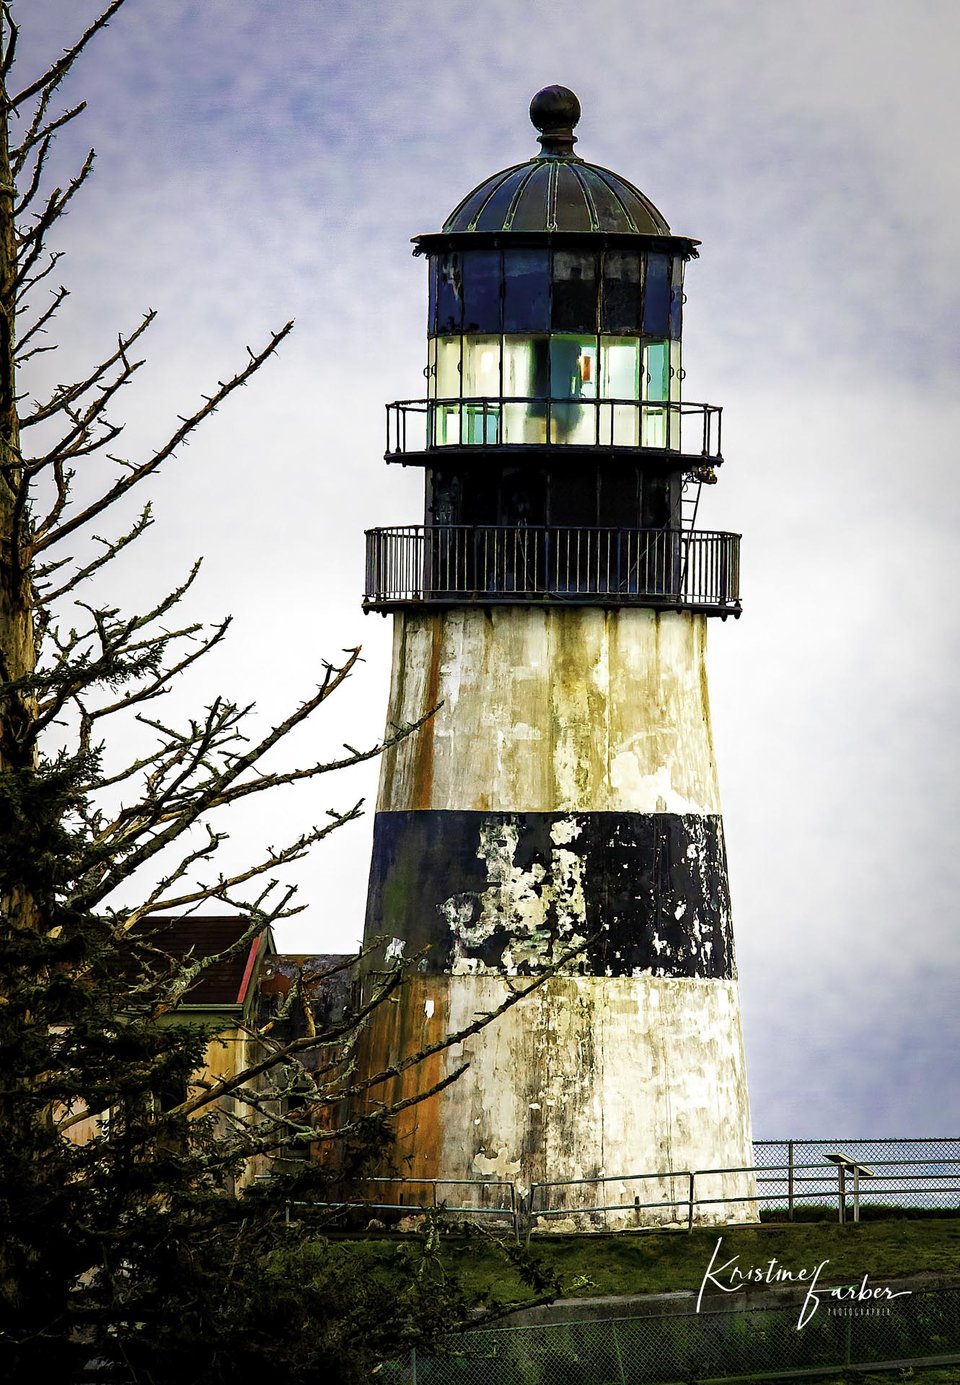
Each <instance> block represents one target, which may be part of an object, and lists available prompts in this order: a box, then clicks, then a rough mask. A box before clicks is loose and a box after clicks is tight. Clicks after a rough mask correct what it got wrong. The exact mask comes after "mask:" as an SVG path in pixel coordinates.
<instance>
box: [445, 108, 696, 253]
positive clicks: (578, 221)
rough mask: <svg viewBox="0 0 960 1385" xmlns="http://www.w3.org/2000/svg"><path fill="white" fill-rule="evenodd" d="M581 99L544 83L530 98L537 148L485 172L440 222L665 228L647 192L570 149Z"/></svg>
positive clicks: (655, 231) (502, 227) (489, 226)
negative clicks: (521, 160)
mask: <svg viewBox="0 0 960 1385" xmlns="http://www.w3.org/2000/svg"><path fill="white" fill-rule="evenodd" d="M579 118H580V102H579V101H578V100H577V98H576V96H575V95H574V94H573V92H572V91H570V90H569V89H568V88H567V87H544V89H543V90H542V91H539V92H537V94H536V96H535V97H534V98H533V100H532V101H531V103H530V119H531V120H532V122H533V124H534V125H535V126H536V128H537V129H538V130H540V131H541V135H540V145H541V152H540V153H539V154H537V155H535V156H534V157H533V158H532V159H529V160H528V161H527V162H526V163H522V164H514V165H512V167H510V168H505V169H502V170H501V171H500V172H499V173H495V174H493V176H492V177H490V178H486V179H484V181H483V182H482V183H480V184H479V186H478V187H475V188H474V189H473V191H472V192H469V193H468V194H467V196H466V197H465V198H464V199H463V200H462V202H460V203H459V204H458V205H457V206H456V207H455V208H454V210H453V211H452V212H451V213H450V215H449V216H448V217H447V219H446V221H445V222H444V224H443V230H444V233H445V234H449V233H453V232H460V231H477V232H489V231H518V232H519V231H527V232H529V231H581V232H584V231H586V232H590V231H604V232H608V233H612V234H624V233H625V234H628V235H655V236H668V235H670V227H669V226H668V225H667V222H666V219H665V218H664V217H663V216H662V215H661V213H660V212H659V211H658V210H657V208H656V207H655V206H654V205H653V203H652V202H651V201H650V199H649V198H648V197H646V196H645V195H644V194H643V193H642V192H641V191H640V189H639V188H637V187H634V185H633V183H630V182H628V181H627V179H626V178H624V177H622V176H621V175H620V174H619V173H614V172H613V171H612V170H611V169H609V168H601V167H600V165H599V164H591V163H586V162H585V161H584V160H583V159H581V158H579V157H578V156H577V155H576V154H574V152H573V146H574V144H575V143H576V142H577V137H576V135H574V133H573V130H574V127H575V126H576V123H577V121H578V120H579Z"/></svg>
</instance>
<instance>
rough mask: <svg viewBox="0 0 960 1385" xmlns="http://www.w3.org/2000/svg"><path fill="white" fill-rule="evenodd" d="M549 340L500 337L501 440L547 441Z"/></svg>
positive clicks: (517, 441)
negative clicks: (501, 371) (501, 364)
mask: <svg viewBox="0 0 960 1385" xmlns="http://www.w3.org/2000/svg"><path fill="white" fill-rule="evenodd" d="M549 340H550V339H549V337H547V336H546V334H543V335H539V336H530V337H516V336H513V337H504V339H503V396H504V401H505V402H504V405H503V437H502V440H503V441H504V442H507V443H544V442H546V427H547V423H546V420H547V404H546V396H547V394H548V393H549V389H550V375H549V370H550V346H549Z"/></svg>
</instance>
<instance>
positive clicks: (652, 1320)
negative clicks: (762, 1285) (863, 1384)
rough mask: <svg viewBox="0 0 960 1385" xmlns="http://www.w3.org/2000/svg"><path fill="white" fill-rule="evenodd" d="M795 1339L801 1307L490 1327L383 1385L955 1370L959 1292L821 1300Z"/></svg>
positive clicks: (402, 1365) (560, 1384)
mask: <svg viewBox="0 0 960 1385" xmlns="http://www.w3.org/2000/svg"><path fill="white" fill-rule="evenodd" d="M820 1294H821V1297H820V1300H819V1303H818V1307H817V1309H816V1311H815V1313H814V1314H813V1315H812V1317H811V1318H810V1319H809V1320H808V1321H806V1322H805V1323H804V1325H803V1326H802V1327H800V1328H798V1325H797V1324H798V1317H799V1314H800V1310H801V1306H802V1303H803V1300H802V1299H797V1300H795V1301H791V1302H790V1304H784V1303H783V1302H777V1303H776V1304H773V1305H770V1306H763V1307H755V1308H750V1309H748V1310H746V1311H736V1310H735V1309H733V1308H730V1309H727V1310H725V1311H715V1310H712V1309H711V1310H708V1309H706V1308H705V1309H704V1311H703V1312H702V1313H696V1312H693V1311H689V1310H686V1309H685V1310H684V1311H681V1312H673V1313H669V1314H663V1315H661V1316H642V1317H619V1318H606V1319H600V1320H590V1321H571V1322H557V1323H547V1324H537V1325H531V1326H522V1327H500V1328H488V1329H485V1330H481V1331H474V1332H467V1333H464V1334H463V1335H462V1336H460V1337H459V1338H457V1339H456V1340H454V1341H451V1344H450V1348H449V1351H448V1352H446V1353H444V1354H443V1355H433V1356H425V1355H423V1354H422V1353H418V1352H411V1354H410V1356H409V1357H408V1358H406V1359H404V1360H401V1361H392V1362H388V1363H386V1365H384V1367H383V1368H382V1369H381V1371H380V1372H379V1376H378V1378H379V1379H381V1380H383V1381H385V1382H390V1385H645V1383H646V1382H649V1385H668V1383H669V1385H676V1383H677V1382H700V1383H701V1385H707V1382H710V1383H711V1385H719V1382H721V1381H723V1380H732V1379H736V1378H737V1377H739V1376H743V1375H751V1374H753V1375H757V1374H758V1373H762V1372H767V1371H777V1372H781V1371H789V1370H802V1369H804V1368H814V1367H825V1368H830V1369H832V1368H836V1369H838V1370H842V1369H844V1368H845V1367H848V1366H867V1365H874V1366H879V1365H886V1366H890V1367H893V1366H899V1367H902V1368H903V1369H909V1368H910V1367H913V1366H919V1365H953V1364H958V1365H960V1289H957V1288H951V1289H938V1290H928V1291H924V1292H917V1293H912V1294H909V1295H908V1296H905V1297H901V1298H897V1299H895V1300H893V1301H892V1302H887V1303H884V1302H882V1301H881V1302H878V1303H874V1304H870V1305H863V1304H858V1303H856V1302H848V1301H842V1300H841V1301H838V1300H834V1299H832V1298H829V1297H828V1291H826V1290H821V1291H820Z"/></svg>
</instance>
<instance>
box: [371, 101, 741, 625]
mask: <svg viewBox="0 0 960 1385" xmlns="http://www.w3.org/2000/svg"><path fill="white" fill-rule="evenodd" d="M579 117H580V104H579V102H578V100H577V98H576V96H575V95H574V94H573V92H571V91H569V90H568V89H567V88H565V87H547V88H545V89H544V90H543V91H541V92H538V93H537V95H536V96H535V97H534V99H533V101H532V103H531V106H530V118H531V120H532V122H533V124H534V126H535V127H536V128H537V129H538V130H539V131H540V136H539V142H540V151H539V153H537V154H536V155H535V156H534V157H533V158H531V159H529V160H528V161H527V162H525V163H521V164H515V165H513V166H511V167H509V168H506V169H503V170H501V171H500V172H498V173H495V174H494V175H493V176H492V177H490V178H487V179H486V180H485V181H484V182H482V183H481V184H480V185H479V186H478V187H476V188H475V189H473V191H472V192H470V193H468V195H467V196H466V197H465V198H463V200H462V201H461V202H460V203H459V204H458V205H457V207H456V208H455V209H454V210H453V212H452V213H451V214H450V216H449V217H448V218H447V220H446V222H445V223H444V225H443V229H442V230H441V231H439V232H434V233H430V234H426V235H420V236H417V237H415V238H414V247H415V248H414V253H415V254H416V255H421V256H424V257H425V258H426V260H427V263H428V283H429V296H428V311H427V359H426V365H425V368H424V375H425V377H426V389H425V397H424V398H420V399H405V400H399V401H397V402H395V403H393V404H389V405H388V406H387V453H386V456H387V460H388V461H394V462H402V463H404V464H406V465H417V466H422V467H423V468H424V470H425V510H424V525H423V527H422V532H420V531H419V530H418V533H417V534H415V535H414V534H411V532H410V527H408V530H407V532H406V536H404V533H403V532H402V531H400V530H391V531H376V533H374V534H372V535H371V536H370V540H369V542H370V545H371V546H370V548H369V549H368V556H369V557H370V558H371V560H372V561H373V563H374V567H373V568H372V569H368V578H369V580H368V591H367V605H368V606H376V607H379V608H381V609H382V608H383V606H384V605H385V604H387V603H385V602H384V601H381V600H380V599H378V597H379V595H380V592H379V590H378V591H374V592H371V590H370V584H371V582H372V583H373V585H374V586H375V587H377V588H378V589H379V586H380V585H381V578H382V576H383V564H384V563H385V564H386V565H387V567H388V568H389V569H390V581H391V583H392V584H393V586H394V587H395V586H396V585H397V584H396V582H394V580H393V579H394V577H395V576H399V575H400V567H404V565H406V566H408V567H410V569H411V570H410V578H411V580H409V581H407V585H408V586H409V587H410V588H411V590H413V589H414V588H415V586H416V584H415V583H414V582H413V581H412V577H413V568H414V567H415V566H416V564H417V563H418V562H422V563H424V564H425V565H426V569H428V570H429V580H427V579H424V589H423V591H422V593H421V595H422V599H425V600H430V601H438V600H442V599H446V598H444V596H443V584H442V583H440V584H438V581H437V578H438V569H437V565H436V552H437V551H438V546H439V551H442V552H443V553H447V552H450V551H453V552H455V553H456V554H457V555H458V563H459V561H460V559H459V555H461V554H462V555H463V563H464V564H466V567H464V570H463V571H458V573H457V579H458V580H457V581H456V582H453V579H452V578H451V583H452V585H451V586H450V589H449V599H452V600H461V599H464V597H465V596H466V597H469V596H471V595H474V594H475V595H477V596H479V595H480V594H481V593H482V594H483V596H484V597H485V598H488V599H491V600H511V599H512V600H517V599H539V598H540V597H541V596H549V595H550V594H553V595H556V594H558V593H559V592H563V593H564V594H565V595H569V594H571V584H572V587H573V589H575V590H574V594H576V595H578V596H583V597H596V598H600V599H602V600H603V601H605V602H606V601H609V600H610V599H612V598H613V597H615V595H616V593H617V592H618V591H621V592H622V593H623V595H624V596H625V598H626V599H627V600H628V601H631V602H632V601H636V600H638V599H639V598H641V597H642V596H644V595H645V594H649V595H651V596H652V597H653V598H655V601H656V604H662V603H663V602H664V601H665V600H669V599H670V598H671V597H674V596H676V597H677V598H679V600H678V601H677V602H676V604H680V605H684V604H687V603H686V602H685V601H684V600H683V595H684V593H683V592H682V591H680V590H679V587H680V586H682V584H683V582H684V581H685V577H684V574H685V573H687V572H688V571H690V572H692V571H693V570H694V569H697V568H698V566H703V564H704V563H706V564H708V565H709V564H711V563H714V562H715V561H716V563H722V564H723V572H724V578H723V583H724V586H723V592H722V600H721V601H720V603H719V609H721V613H727V612H728V611H729V610H734V611H735V612H736V611H739V601H738V596H737V593H736V591H735V589H734V588H735V582H734V581H733V578H735V576H736V572H735V565H736V559H737V552H736V551H735V550H736V540H737V536H735V535H728V536H713V537H712V538H711V539H710V540H709V542H708V541H707V538H706V536H700V537H699V538H697V539H693V538H692V537H691V538H688V539H686V540H682V541H681V540H680V539H679V538H677V537H676V536H677V535H679V534H681V533H682V532H683V531H684V530H687V531H692V530H693V526H694V519H695V513H696V501H697V497H698V495H699V490H700V485H701V483H702V481H704V480H707V481H712V480H714V479H715V471H714V468H715V467H716V466H718V465H719V464H720V463H721V461H722V456H721V451H720V409H719V408H717V407H716V406H714V405H710V404H699V403H692V402H690V401H688V400H685V399H684V398H683V394H682V388H681V386H682V382H683V375H684V372H683V365H682V354H681V341H682V329H683V302H684V290H683V280H684V270H685V267H686V265H687V262H688V261H689V260H691V259H692V258H695V257H696V255H697V245H698V244H699V242H698V241H696V240H693V239H691V238H690V237H688V236H680V235H674V234H673V233H672V232H671V230H670V227H669V225H668V224H667V222H666V220H665V219H664V217H663V216H662V215H661V213H660V212H659V211H658V210H657V208H656V207H655V206H654V205H653V203H652V202H651V201H650V200H649V198H647V197H646V196H644V194H643V193H642V192H640V191H639V189H638V188H636V187H634V186H633V184H632V183H630V182H628V181H627V180H626V179H625V178H623V177H621V176H620V175H619V174H617V173H614V172H612V171H611V170H609V169H606V168H602V167H600V166H599V165H597V164H591V163H587V162H586V161H585V160H583V159H581V158H580V157H579V156H578V155H577V154H575V153H574V145H575V144H576V142H577V136H576V135H575V134H574V127H575V126H576V124H577V121H578V120H579ZM521 528H522V529H523V531H524V532H523V534H522V535H520V536H519V538H518V536H517V533H516V531H517V530H518V529H521ZM533 530H537V531H538V533H540V534H541V536H540V537H537V536H536V535H535V534H534V533H533V532H532V531H533ZM455 531H462V532H461V533H457V532H455ZM467 531H469V533H468V532H467ZM487 531H490V533H489V534H488V533H487ZM494 531H496V532H494ZM574 531H576V533H574ZM377 534H380V535H383V536H384V537H382V538H378V537H377ZM614 534H616V536H617V537H616V546H617V550H618V553H619V551H620V550H621V549H622V547H623V544H624V543H626V545H627V547H628V548H629V549H630V552H631V553H634V554H639V555H641V558H642V559H643V561H644V562H645V561H646V556H645V555H648V554H650V553H651V552H654V553H656V555H657V557H656V560H655V564H654V565H655V567H656V576H655V577H654V578H650V580H649V581H647V580H646V579H645V578H642V577H638V576H637V575H636V573H635V572H631V573H627V574H625V573H624V571H623V563H622V562H621V559H620V558H619V557H618V558H617V559H616V561H615V562H612V566H609V565H606V564H605V566H609V570H608V571H606V573H605V576H604V577H603V578H602V579H601V578H599V577H598V578H597V579H596V580H595V581H594V582H593V584H592V585H591V586H588V588H587V589H586V590H584V591H581V590H580V588H581V585H582V583H583V581H584V580H586V578H585V574H586V573H588V572H589V571H590V570H591V567H596V563H595V562H594V557H593V556H590V557H588V558H583V557H582V556H577V557H576V559H575V562H574V567H573V568H572V569H571V570H569V571H566V570H565V572H564V574H563V575H562V576H561V575H557V576H556V577H555V578H554V579H553V580H548V579H547V575H546V573H545V572H544V573H543V574H542V577H537V578H536V579H534V578H533V577H529V576H528V577H525V579H524V580H525V581H527V582H528V585H530V586H531V587H535V588H536V589H535V590H531V591H530V592H529V593H527V592H526V591H523V592H521V591H518V590H515V589H514V588H513V587H512V586H510V588H509V590H501V589H500V584H499V578H498V577H497V576H496V574H493V575H491V573H490V572H489V571H488V570H487V565H486V563H485V561H481V562H480V565H479V568H478V567H477V565H476V563H475V561H474V559H473V557H470V556H469V554H471V553H475V552H476V550H477V543H478V542H480V543H481V546H482V547H483V548H484V551H486V548H487V546H488V540H489V542H490V543H493V544H494V545H495V547H497V549H498V551H499V550H500V549H502V547H503V545H504V544H510V542H511V541H512V542H513V543H514V546H516V543H517V542H521V546H522V548H523V550H524V553H533V554H534V556H535V558H536V561H535V562H533V563H528V562H527V561H526V560H525V561H524V562H523V563H521V564H520V569H522V571H523V572H524V573H527V574H529V573H530V572H531V571H534V570H536V569H538V568H539V567H541V566H542V565H543V563H545V562H547V559H548V557H551V556H552V557H554V558H555V557H556V555H557V554H558V553H560V552H563V551H566V549H568V548H570V545H571V544H574V546H575V547H576V551H577V554H578V555H582V554H583V552H584V551H588V552H589V553H590V554H591V555H593V554H594V553H596V555H598V561H599V555H600V553H601V551H605V550H606V549H607V548H609V547H610V543H611V542H612V536H613V535H614ZM624 535H626V536H628V537H626V538H624ZM664 535H672V536H673V537H670V538H665V537H662V536H664ZM387 536H390V537H387ZM705 544H706V545H707V546H706V547H705V546H704V545H705ZM711 544H712V547H710V545H711ZM708 548H709V549H710V551H709V552H708V551H707V549H708ZM428 549H429V552H428V551H427V550H428ZM681 549H690V553H689V554H687V553H686V552H684V553H681ZM421 550H422V551H421ZM468 550H469V552H468ZM694 550H696V552H694ZM690 556H692V557H693V558H694V562H693V563H692V564H691V563H689V562H688V561H687V559H688V557H690ZM398 564H399V567H398ZM631 564H632V565H633V567H634V568H635V567H636V562H635V561H634V559H633V558H631V559H630V560H628V567H630V565H631ZM411 565H412V566H411ZM495 566H496V564H495ZM467 567H469V572H467ZM516 571H517V564H516V563H514V562H511V564H510V565H509V574H507V572H506V569H504V580H506V581H508V584H509V583H512V582H513V581H514V580H515V572H516ZM478 572H481V573H483V574H485V575H484V580H483V581H482V582H481V581H480V578H479V577H478V576H477V573H478ZM467 577H469V578H470V580H466V578H467ZM401 585H402V584H401ZM541 587H542V588H543V590H542V591H541ZM474 588H476V591H474ZM647 588H649V592H647ZM371 598H372V599H371ZM389 604H393V603H389ZM714 604H716V603H714V602H713V599H712V598H711V599H709V600H707V601H706V602H705V603H704V602H701V601H698V602H697V606H698V608H704V609H709V608H712V606H713V605H714Z"/></svg>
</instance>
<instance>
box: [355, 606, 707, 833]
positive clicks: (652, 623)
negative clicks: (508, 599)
mask: <svg viewBox="0 0 960 1385" xmlns="http://www.w3.org/2000/svg"><path fill="white" fill-rule="evenodd" d="M394 633H395V638H394V652H393V657H394V664H393V667H394V676H393V686H392V690H391V697H390V706H389V711H388V720H389V722H390V723H391V724H399V723H402V722H404V721H413V720H416V719H417V718H419V717H422V716H423V715H424V714H425V713H426V712H428V711H429V710H430V709H431V707H433V706H435V705H436V703H437V701H442V703H443V705H442V706H441V707H440V709H439V710H438V711H437V712H436V714H435V715H434V716H433V717H431V718H430V720H429V721H428V722H427V723H426V724H425V725H424V727H423V728H422V729H421V730H420V731H419V732H418V733H417V734H416V735H415V736H412V737H410V738H409V739H408V740H406V741H403V742H401V743H400V745H398V746H395V747H393V748H391V749H390V750H388V751H386V752H385V753H384V757H383V762H382V768H381V782H380V797H379V806H380V808H381V810H388V811H389V810H391V809H397V810H403V809H406V808H409V807H411V806H412V805H414V804H416V805H417V806H419V807H422V808H433V809H468V808H473V809H482V808H484V807H487V806H489V805H491V804H495V805H496V806H497V807H498V808H501V809H503V810H505V811H526V812H555V811H558V810H561V809H564V808H570V809H576V810H577V811H589V810H593V811H631V812H656V811H658V806H657V805H658V800H660V801H662V806H661V807H660V808H659V811H662V812H677V813H688V812H690V813H692V812H699V813H717V812H719V806H720V805H719V793H718V790H717V780H716V771H715V767H714V756H713V742H712V736H711V730H710V712H709V706H708V704H707V699H706V681H705V676H704V674H703V670H704V655H705V649H706V621H705V620H704V618H703V617H698V616H695V615H693V614H692V613H691V612H686V611H665V612H657V611H649V610H641V609H637V608H625V609H623V610H619V611H606V612H604V611H601V610H597V609H591V608H581V609H576V610H564V611H550V610H527V609H522V608H515V607H500V608H495V609H493V610H491V611H484V610H482V609H476V610H454V611H450V612H447V613H445V614H443V615H438V614H436V613H426V612H415V611H407V612H402V613H398V615H397V616H396V617H395V624H394ZM431 698H432V700H431ZM428 746H429V749H428ZM428 779H429V783H428V782H427V780H428Z"/></svg>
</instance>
